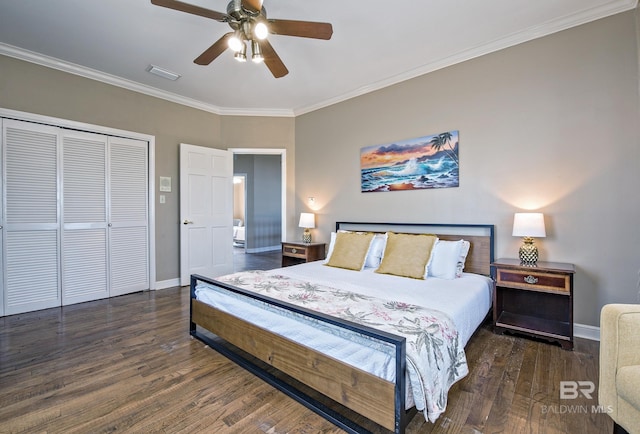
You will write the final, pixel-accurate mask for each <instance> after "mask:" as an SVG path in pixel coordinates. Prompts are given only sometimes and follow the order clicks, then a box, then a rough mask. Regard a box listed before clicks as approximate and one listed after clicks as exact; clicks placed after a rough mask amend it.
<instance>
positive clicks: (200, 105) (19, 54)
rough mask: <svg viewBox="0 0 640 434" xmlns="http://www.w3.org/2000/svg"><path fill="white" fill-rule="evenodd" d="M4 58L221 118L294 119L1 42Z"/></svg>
mask: <svg viewBox="0 0 640 434" xmlns="http://www.w3.org/2000/svg"><path fill="white" fill-rule="evenodd" d="M0 55H5V56H8V57H13V58H15V59H19V60H24V61H26V62H30V63H35V64H37V65H41V66H45V67H47V68H52V69H57V70H58V71H62V72H67V73H69V74H74V75H78V76H80V77H84V78H88V79H91V80H96V81H100V82H102V83H106V84H110V85H112V86H117V87H121V88H123V89H127V90H131V91H134V92H138V93H141V94H144V95H149V96H153V97H156V98H160V99H164V100H166V101H170V102H174V103H176V104H181V105H184V106H187V107H192V108H195V109H198V110H202V111H206V112H209V113H214V114H217V115H221V116H265V117H266V116H274V117H293V116H294V114H293V111H292V110H283V109H246V108H229V107H218V106H216V105H213V104H208V103H205V102H202V101H198V100H195V99H192V98H187V97H184V96H181V95H177V94H175V93H171V92H167V91H164V90H161V89H157V88H155V87H151V86H147V85H144V84H140V83H137V82H135V81H131V80H127V79H125V78H121V77H117V76H115V75H111V74H107V73H105V72H102V71H97V70H95V69H91V68H87V67H84V66H80V65H77V64H75V63H71V62H65V61H63V60H60V59H56V58H54V57H49V56H45V55H43V54H39V53H35V52H33V51H29V50H24V49H22V48H18V47H14V46H13V45H9V44H5V43H3V42H0Z"/></svg>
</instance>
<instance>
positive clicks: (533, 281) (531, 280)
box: [524, 275, 538, 285]
mask: <svg viewBox="0 0 640 434" xmlns="http://www.w3.org/2000/svg"><path fill="white" fill-rule="evenodd" d="M524 281H525V282H527V283H530V284H531V285H534V284H536V283H538V278H537V277H533V276H532V275H528V276H527V277H525V278H524Z"/></svg>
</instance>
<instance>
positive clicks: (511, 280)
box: [496, 268, 570, 295]
mask: <svg viewBox="0 0 640 434" xmlns="http://www.w3.org/2000/svg"><path fill="white" fill-rule="evenodd" d="M496 284H497V285H499V286H505V287H508V288H519V289H527V290H532V291H554V292H555V291H561V292H566V293H567V295H568V294H569V290H570V276H569V275H567V274H554V273H545V272H541V271H534V270H531V271H528V270H527V271H524V270H522V271H520V270H505V269H500V268H498V270H497V276H496Z"/></svg>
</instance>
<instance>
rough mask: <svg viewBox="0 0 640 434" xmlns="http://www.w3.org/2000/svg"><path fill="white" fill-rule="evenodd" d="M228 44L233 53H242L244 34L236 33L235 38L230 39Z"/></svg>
mask: <svg viewBox="0 0 640 434" xmlns="http://www.w3.org/2000/svg"><path fill="white" fill-rule="evenodd" d="M227 43H228V45H229V48H230V49H231V51H235V52H236V53H237V52H238V51H240V50H241V49H242V47H243V46H244V38H243V37H242V32H240V31H236V32H235V33H234V34H233V36H232V37H230V38H229V41H228V42H227ZM245 49H246V48H245Z"/></svg>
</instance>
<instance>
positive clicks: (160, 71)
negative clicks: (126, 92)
mask: <svg viewBox="0 0 640 434" xmlns="http://www.w3.org/2000/svg"><path fill="white" fill-rule="evenodd" d="M147 72H150V73H151V74H153V75H157V76H158V77H162V78H166V79H167V80H171V81H176V80H177V79H179V78H180V74H176V73H175V72H171V71H169V70H168V69H164V68H160V67H159V66H155V65H149V66H148V67H147Z"/></svg>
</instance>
